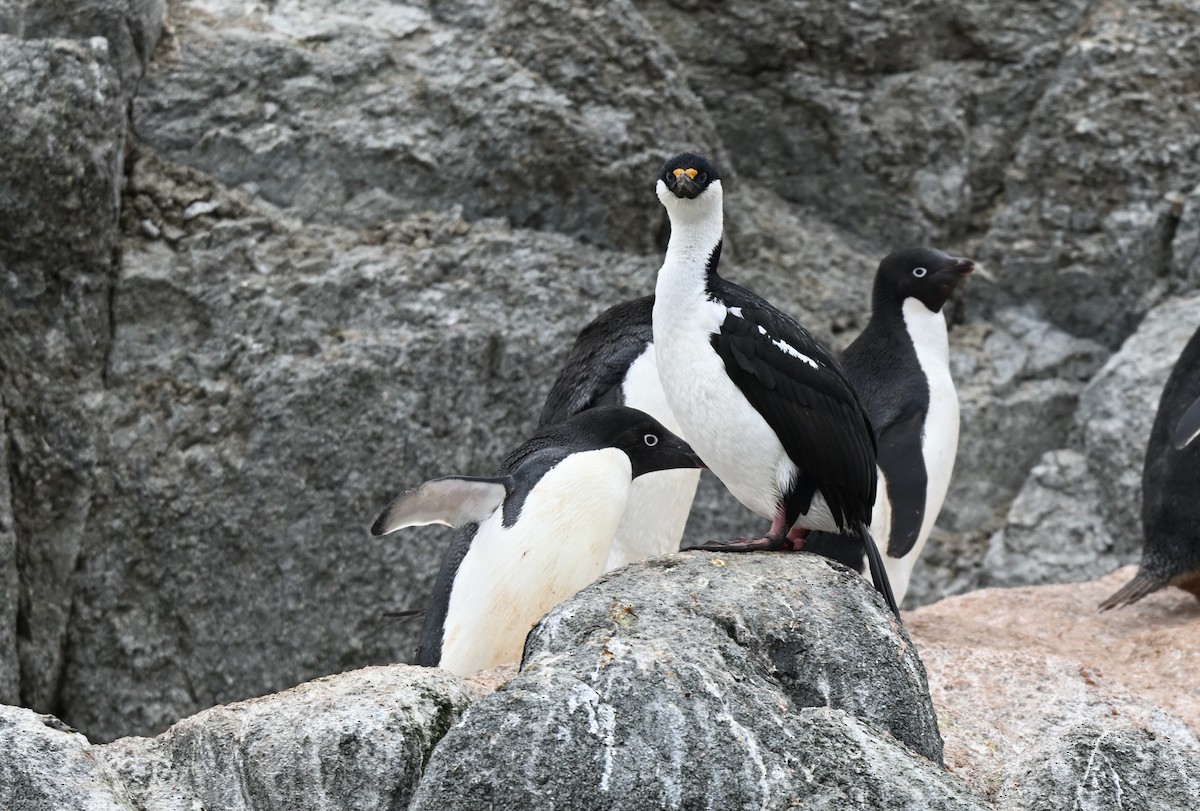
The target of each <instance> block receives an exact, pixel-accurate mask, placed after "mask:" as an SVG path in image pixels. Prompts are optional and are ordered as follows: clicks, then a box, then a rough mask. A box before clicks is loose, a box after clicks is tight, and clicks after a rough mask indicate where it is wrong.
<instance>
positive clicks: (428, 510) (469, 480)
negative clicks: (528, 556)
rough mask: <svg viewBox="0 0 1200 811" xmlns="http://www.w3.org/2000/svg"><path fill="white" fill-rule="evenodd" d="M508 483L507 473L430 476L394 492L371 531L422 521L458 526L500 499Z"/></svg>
mask: <svg viewBox="0 0 1200 811" xmlns="http://www.w3.org/2000/svg"><path fill="white" fill-rule="evenodd" d="M512 483H513V481H512V477H510V476H503V477H501V478H482V477H474V476H444V477H442V478H440V479H431V480H430V481H427V482H425V483H424V484H422V485H420V486H418V487H415V488H413V489H412V490H407V491H405V492H404V493H402V494H400V495H399V496H396V498H395V499H394V500H393V501H392V503H391V504H389V505H387V507H386V508H384V510H383V512H381V513H380V514H379V517H378V518H376V519H375V523H374V524H372V525H371V534H372V535H375V536H379V535H387V534H388V533H389V532H395V531H396V530H398V529H403V528H404V527H423V526H425V525H426V524H445V525H446V526H448V527H461V526H462V525H463V524H469V523H471V522H476V523H478V522H480V521H483V520H484V519H486V518H487V517H488V516H489V515H491V514H492V513H494V512H495V511H496V510H497V509H498V508H499V507H500V505H502V504H503V503H504V499H505V497H506V496H507V495H508V493H509V491H510V490H511V489H512Z"/></svg>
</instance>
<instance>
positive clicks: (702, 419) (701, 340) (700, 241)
mask: <svg viewBox="0 0 1200 811" xmlns="http://www.w3.org/2000/svg"><path fill="white" fill-rule="evenodd" d="M656 190H657V193H658V198H659V200H660V201H661V202H662V204H663V206H664V207H665V208H666V209H667V214H668V215H669V217H670V220H671V238H670V241H669V243H668V245H667V253H666V257H665V259H664V261H663V265H662V268H661V269H660V270H659V273H658V282H657V285H656V287H655V304H654V343H655V347H656V349H657V352H658V362H659V376H660V378H661V379H662V383H663V389H664V391H665V392H666V394H667V401H668V402H669V403H670V406H671V410H672V411H674V412H675V416H676V418H677V419H678V420H679V424H680V426H681V427H682V429H683V433H684V435H685V436H688V437H691V441H692V445H693V447H694V448H695V449H696V452H697V453H698V454H699V455H700V458H702V459H703V460H704V462H705V464H706V465H707V466H708V467H709V469H711V470H712V471H713V473H714V474H716V476H717V478H719V479H720V480H721V482H722V483H723V484H724V485H725V486H726V487H727V488H728V489H729V491H730V492H731V493H733V495H734V497H736V498H737V499H738V501H740V502H741V503H742V504H744V505H745V506H746V507H748V508H749V509H750V510H752V511H753V512H755V513H757V514H759V515H761V516H763V517H765V518H768V519H770V520H771V522H772V523H771V528H770V530H769V531H768V532H767V534H766V535H765V536H764V537H763V538H759V539H754V540H747V539H738V540H736V541H729V542H723V543H722V542H713V543H708V544H703V545H702V546H701V547H700V548H703V549H722V550H727V551H747V550H752V549H788V548H794V546H795V545H796V542H797V541H798V540H799V539H800V538H801V537H802V536H803V534H804V532H806V531H807V530H812V529H819V530H826V531H829V532H833V533H837V534H851V535H861V536H863V537H864V538H865V543H866V546H867V549H868V553H869V554H870V553H872V552H874V555H873V556H872V562H873V564H877V563H878V558H877V556H878V550H877V549H876V548H875V544H874V542H873V541H872V540H871V538H870V534H869V532H868V530H867V522H868V521H869V520H870V517H871V505H872V503H873V502H874V500H875V486H876V466H875V456H876V451H875V437H874V433H873V431H872V429H871V425H870V422H869V420H868V418H867V415H866V412H865V411H864V409H863V407H862V405H861V403H860V402H859V400H858V395H857V394H856V393H855V391H854V388H853V386H852V385H851V384H850V381H849V380H848V379H847V377H846V374H845V372H844V371H843V370H842V367H841V364H840V363H838V361H837V359H836V358H835V357H834V356H833V354H832V353H831V352H830V351H829V350H828V349H827V348H826V347H825V346H823V345H822V344H821V343H820V342H819V341H818V340H817V339H816V338H814V337H813V336H812V335H811V334H810V333H809V332H808V330H806V329H805V328H804V327H802V326H801V325H800V324H798V323H796V321H794V320H793V319H792V318H790V317H789V316H787V315H786V314H784V313H783V312H781V311H780V310H778V309H777V308H775V307H773V306H772V305H771V304H770V303H768V302H767V301H765V300H763V299H762V298H760V297H759V296H756V295H755V294H754V293H751V292H750V291H748V290H746V289H744V288H742V287H739V286H738V285H736V284H733V283H732V282H729V281H726V280H725V279H722V278H721V277H720V276H719V275H718V274H717V263H718V261H719V259H720V255H721V239H722V229H723V218H724V212H723V201H722V194H723V192H722V188H721V180H720V178H719V176H718V175H717V170H716V168H715V167H714V166H713V165H712V163H711V162H710V161H708V160H707V159H705V158H703V157H701V156H699V155H694V154H691V153H685V154H683V155H679V156H677V157H675V158H672V159H671V160H669V161H667V163H666V165H665V166H664V167H663V170H662V172H661V173H660V175H659V178H658V182H657V184H656ZM872 574H873V577H874V579H875V583H876V586H877V588H878V589H879V591H880V592H881V593H882V594H884V596H885V599H886V600H887V601H888V604H889V606H890V607H891V608H892V610H893V611H897V609H896V606H895V600H894V598H893V597H892V594H891V589H890V588H889V586H888V583H887V576H886V573H885V571H884V570H883V566H882V564H878V565H872ZM897 613H898V612H897Z"/></svg>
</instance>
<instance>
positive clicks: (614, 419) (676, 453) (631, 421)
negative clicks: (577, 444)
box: [572, 406, 704, 479]
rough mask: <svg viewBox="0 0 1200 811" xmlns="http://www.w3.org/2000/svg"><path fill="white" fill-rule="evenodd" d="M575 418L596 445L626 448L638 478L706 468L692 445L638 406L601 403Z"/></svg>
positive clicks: (635, 475) (634, 475) (623, 449)
mask: <svg viewBox="0 0 1200 811" xmlns="http://www.w3.org/2000/svg"><path fill="white" fill-rule="evenodd" d="M581 418H582V419H581ZM572 419H581V423H580V427H581V429H582V430H584V431H586V432H587V433H588V434H589V435H590V437H589V438H590V440H591V442H592V443H593V444H594V447H597V448H605V447H607V448H617V449H619V450H622V451H624V452H625V455H626V456H628V457H629V464H630V466H631V467H632V475H633V478H635V479H636V478H637V477H638V476H641V475H642V474H643V473H653V472H654V471H656V470H672V469H674V468H681V467H704V463H703V462H701V461H700V457H699V456H697V455H696V452H695V451H693V450H692V446H691V445H689V444H687V443H686V442H684V441H683V440H682V439H680V438H679V437H678V436H676V435H675V434H673V433H671V432H670V431H669V430H667V428H666V427H665V426H664V425H663V424H662V423H661V422H659V421H658V420H656V419H654V417H651V416H650V415H649V414H647V413H645V412H644V411H638V410H637V409H636V408H629V407H627V406H601V407H598V408H590V409H588V410H587V411H584V412H581V413H580V414H578V415H576V416H575V417H574V418H572Z"/></svg>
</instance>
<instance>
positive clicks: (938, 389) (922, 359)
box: [876, 299, 959, 603]
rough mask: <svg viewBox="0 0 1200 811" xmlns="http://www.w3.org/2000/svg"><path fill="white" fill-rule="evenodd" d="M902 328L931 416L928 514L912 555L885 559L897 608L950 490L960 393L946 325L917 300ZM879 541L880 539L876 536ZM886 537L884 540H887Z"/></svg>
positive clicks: (925, 440) (926, 453)
mask: <svg viewBox="0 0 1200 811" xmlns="http://www.w3.org/2000/svg"><path fill="white" fill-rule="evenodd" d="M903 313H904V325H905V327H906V329H907V330H908V334H909V337H910V338H911V340H912V343H913V348H914V349H915V350H916V353H917V362H918V363H919V364H920V366H921V371H922V372H923V373H924V375H925V379H926V380H927V381H928V383H929V411H928V413H927V414H926V415H925V423H924V426H923V430H924V434H923V436H922V443H921V455H922V457H923V459H924V462H925V476H926V482H925V513H924V515H923V517H922V519H921V530H920V533H919V534H918V535H917V542H916V543H915V544H914V545H913V548H912V550H911V551H910V552H909V553H908V554H907V555H905V556H904V557H902V558H893V557H891V556H890V555H885V557H884V564H885V567H886V568H887V570H888V577H889V579H890V580H891V584H892V592H893V594H895V596H896V602H897V603H899V602H900V601H901V600H903V599H904V595H905V593H906V592H907V591H908V584H909V581H910V580H911V578H912V571H913V567H914V566H915V565H916V562H917V559H918V558H919V557H920V556H921V550H922V549H924V547H925V542H926V541H928V540H929V534H930V533H931V532H932V531H933V525H934V522H936V521H937V517H938V513H940V512H941V510H942V504H943V503H944V502H945V500H946V492H947V491H948V490H949V489H950V478H951V474H952V473H953V472H954V460H955V457H956V456H957V455H958V419H959V415H958V393H957V392H956V391H955V389H954V380H953V379H952V378H951V377H950V344H949V340H948V338H947V335H946V319H945V318H944V317H943V316H942V314H941V313H940V312H938V313H933V312H930V311H929V310H928V309H927V308H926V307H925V306H924V305H923V304H921V303H920V302H919V301H916V300H915V299H908V300H906V301H905V302H904V306H903ZM876 537H879V536H876ZM884 537H886V536H884Z"/></svg>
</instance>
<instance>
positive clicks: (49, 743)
mask: <svg viewBox="0 0 1200 811" xmlns="http://www.w3.org/2000/svg"><path fill="white" fill-rule="evenodd" d="M135 807H136V806H134V804H133V803H132V802H131V800H130V798H129V796H128V795H127V794H126V792H125V791H124V789H123V788H122V786H121V784H120V780H119V779H117V778H116V776H115V775H114V774H113V773H112V771H111V770H110V769H109V768H108V767H107V766H105V765H104V763H102V762H101V761H100V760H98V759H97V758H96V756H95V750H94V749H93V748H92V746H91V745H90V744H89V743H88V741H87V738H85V737H83V735H80V734H79V733H78V732H74V731H67V730H66V729H65V728H64V727H63V724H62V722H60V721H58V719H56V718H54V717H52V716H49V715H39V714H38V713H35V712H33V711H32V710H26V709H21V708H19V707H5V706H0V808H4V809H13V811H18V809H19V811H63V809H65V808H70V809H78V811H132V810H133V809H134V808H135Z"/></svg>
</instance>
